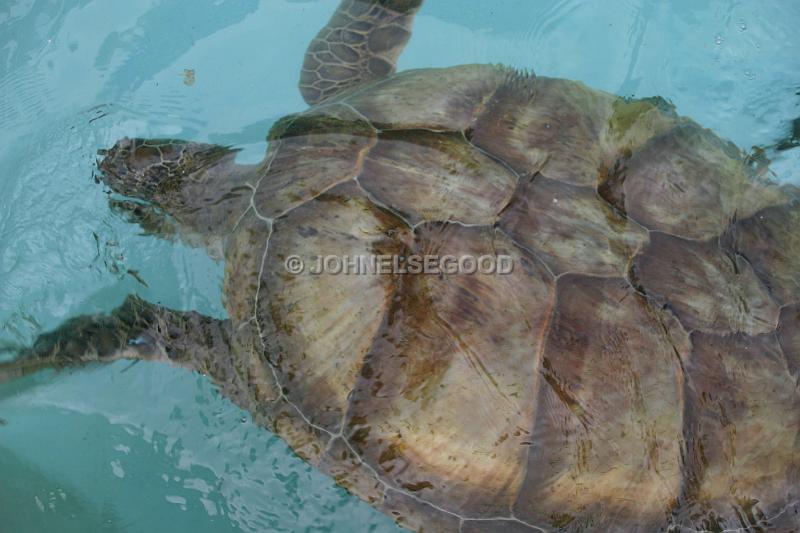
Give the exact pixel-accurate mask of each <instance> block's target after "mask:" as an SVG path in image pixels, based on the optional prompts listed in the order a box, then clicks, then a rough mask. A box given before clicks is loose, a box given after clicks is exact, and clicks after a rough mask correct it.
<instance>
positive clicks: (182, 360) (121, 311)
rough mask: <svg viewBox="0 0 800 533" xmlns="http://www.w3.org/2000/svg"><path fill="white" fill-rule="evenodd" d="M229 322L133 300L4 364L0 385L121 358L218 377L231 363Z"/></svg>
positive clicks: (69, 325)
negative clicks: (161, 363)
mask: <svg viewBox="0 0 800 533" xmlns="http://www.w3.org/2000/svg"><path fill="white" fill-rule="evenodd" d="M230 337H231V333H230V323H229V321H227V320H217V319H214V318H210V317H206V316H203V315H201V314H199V313H195V312H180V311H173V310H170V309H166V308H164V307H161V306H159V305H155V304H151V303H149V302H146V301H144V300H142V299H141V298H138V297H137V296H129V297H128V298H127V299H126V300H125V302H124V303H123V304H122V305H121V306H119V307H118V308H116V309H115V310H114V311H112V312H111V313H110V314H107V315H98V316H80V317H76V318H73V319H70V320H68V321H67V322H65V323H64V324H63V325H61V326H60V327H59V328H58V329H56V330H54V331H51V332H49V333H44V334H42V335H40V336H39V337H38V338H37V339H36V341H35V342H34V344H33V346H32V347H31V348H28V349H26V350H24V351H23V352H22V353H20V354H19V356H18V357H17V358H16V359H15V360H14V361H11V362H9V363H3V364H0V383H2V382H6V381H10V380H12V379H15V378H18V377H22V376H25V375H28V374H32V373H34V372H37V371H39V370H43V369H45V368H64V367H70V366H79V365H84V364H89V363H96V362H111V361H115V360H117V359H132V360H139V359H144V360H154V361H168V362H172V363H174V364H177V365H179V366H183V367H186V368H190V369H192V370H197V371H200V372H204V373H210V374H213V375H215V377H217V376H216V375H217V374H219V372H217V370H218V367H219V365H225V364H230V363H229V361H230V360H231V359H230V357H228V353H229V347H230Z"/></svg>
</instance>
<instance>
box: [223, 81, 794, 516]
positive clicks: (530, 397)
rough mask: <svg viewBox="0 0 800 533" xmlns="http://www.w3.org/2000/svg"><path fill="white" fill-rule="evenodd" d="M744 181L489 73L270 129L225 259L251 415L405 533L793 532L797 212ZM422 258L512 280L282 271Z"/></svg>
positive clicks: (722, 161)
mask: <svg viewBox="0 0 800 533" xmlns="http://www.w3.org/2000/svg"><path fill="white" fill-rule="evenodd" d="M752 174H753V173H752V172H751V171H750V169H749V168H748V166H747V164H746V159H745V158H744V156H743V154H742V153H741V152H740V151H739V150H738V149H736V148H735V147H734V146H733V145H731V144H730V143H727V142H725V141H722V140H721V139H719V138H718V137H717V136H715V135H714V134H713V133H712V132H710V131H709V130H706V129H703V128H701V127H700V126H698V125H697V124H696V123H694V122H693V121H691V120H689V119H686V118H682V117H679V116H677V115H676V114H675V112H674V110H673V109H672V108H671V106H669V105H668V104H666V102H664V101H663V100H660V99H645V100H627V99H622V98H618V97H615V96H612V95H609V94H606V93H603V92H599V91H594V90H591V89H589V88H587V87H585V86H584V85H582V84H581V83H577V82H572V81H566V80H558V79H548V78H543V77H533V76H527V75H520V74H517V73H514V72H512V71H509V70H506V69H503V68H498V67H493V66H464V67H456V68H450V69H429V70H419V71H409V72H405V73H402V74H399V75H396V76H393V77H391V78H389V79H388V80H384V81H381V82H377V83H373V84H371V85H367V86H365V87H363V88H361V89H359V90H357V91H354V92H350V93H348V94H345V95H343V96H342V97H340V98H337V99H335V100H334V101H331V102H329V103H326V104H325V105H323V106H319V107H316V108H312V109H311V110H309V111H307V112H305V113H301V114H298V115H293V116H290V117H287V118H285V119H283V120H281V121H280V122H279V123H278V124H276V126H275V127H274V128H273V130H272V132H271V134H270V149H269V153H268V157H267V159H266V162H265V163H264V166H263V168H262V171H261V173H260V178H259V181H258V182H257V183H255V184H254V186H253V187H254V191H255V192H254V195H253V201H252V206H251V209H250V210H249V211H248V213H247V214H246V215H245V216H244V217H243V218H242V220H241V222H240V224H239V225H238V226H237V232H236V235H235V236H234V239H233V240H232V244H231V246H230V249H229V252H228V257H229V261H228V266H227V279H226V295H227V298H228V307H229V310H230V313H231V316H232V317H233V318H234V319H236V320H238V321H239V322H240V323H241V324H242V325H243V326H244V325H251V326H253V330H254V331H255V332H256V334H255V337H256V338H257V341H255V342H256V344H257V346H258V351H259V355H258V356H255V363H254V362H253V361H251V363H253V364H251V365H250V366H251V367H254V366H260V368H261V369H260V370H258V371H254V372H253V376H252V378H251V381H252V382H253V384H252V387H251V388H252V389H253V391H252V395H253V398H254V403H255V404H256V405H257V407H256V408H255V411H257V413H256V414H257V416H258V417H260V419H261V420H263V421H264V422H265V423H267V424H268V425H269V426H270V427H271V428H272V429H273V430H274V431H276V432H277V433H278V434H280V435H281V436H283V437H284V438H285V439H286V440H287V441H288V442H289V444H290V445H291V446H292V447H293V448H294V449H295V450H296V451H297V452H298V453H299V454H300V455H301V456H303V457H304V458H306V459H307V460H309V461H310V462H311V463H313V464H315V465H317V466H318V467H320V468H321V469H322V470H324V471H326V472H328V473H329V474H331V475H332V476H333V477H334V478H335V479H336V480H337V481H338V482H339V483H340V484H342V485H343V486H344V487H346V488H348V489H349V490H351V491H352V492H354V493H355V494H357V495H358V496H360V497H362V498H363V499H365V500H367V501H368V502H370V503H372V504H373V505H375V506H376V507H378V508H380V509H382V510H383V511H385V512H387V513H389V514H391V515H393V516H394V517H395V518H396V519H397V520H398V521H399V522H400V523H401V524H403V525H405V526H406V527H409V528H411V529H417V530H423V529H425V530H434V531H459V530H460V531H470V532H474V531H514V532H517V531H538V530H553V529H555V530H560V531H588V530H597V531H626V532H629V531H648V532H649V531H659V530H663V531H665V530H667V529H668V528H670V527H677V528H681V527H685V528H691V529H695V530H722V529H728V528H739V527H742V528H756V530H759V529H758V528H761V530H763V529H769V528H780V527H784V528H786V529H785V530H789V529H792V528H797V527H799V526H800V519H798V514H797V513H798V510H797V509H796V508H795V507H796V506H797V501H798V498H800V488H799V487H800V392H799V390H800V389H798V387H797V380H798V371H800V304H799V303H798V302H800V281H798V279H800V278H798V276H797V273H798V272H800V207H798V204H797V202H796V198H797V195H796V193H794V192H793V191H791V190H787V189H785V188H780V187H777V186H775V185H772V184H770V183H766V182H763V181H760V180H759V179H758V178H757V177H756V176H753V175H752ZM432 254H435V255H437V256H444V255H452V256H464V255H471V256H480V255H484V254H489V255H492V256H494V255H506V256H509V257H511V258H512V259H513V265H514V269H513V271H512V272H511V273H509V274H506V275H499V274H497V273H481V272H477V273H463V272H461V273H439V274H437V275H431V274H423V273H416V274H412V273H402V272H399V271H397V269H395V270H394V271H392V272H376V271H372V272H368V273H361V274H356V275H353V274H350V275H348V274H342V273H338V274H337V273H335V272H323V273H319V274H314V273H311V272H309V271H308V269H307V270H306V271H304V272H303V273H301V274H293V273H290V272H288V271H287V269H286V266H285V263H286V261H287V259H288V258H290V257H291V256H297V257H299V258H300V259H302V260H303V261H304V262H305V265H306V266H307V267H308V266H310V265H313V264H315V263H316V261H317V259H316V258H317V257H320V256H337V257H340V258H341V257H358V256H376V255H387V256H396V257H408V256H410V255H432ZM259 357H260V361H258V359H259ZM793 505H794V506H795V507H792V506H793ZM539 528H541V529H539Z"/></svg>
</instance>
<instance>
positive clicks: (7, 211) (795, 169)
mask: <svg viewBox="0 0 800 533" xmlns="http://www.w3.org/2000/svg"><path fill="white" fill-rule="evenodd" d="M336 3H337V1H336V0H311V1H302V0H266V1H261V2H257V1H255V0H235V1H234V0H217V1H213V2H212V1H211V0H208V1H202V2H198V1H196V0H184V1H180V0H162V1H158V0H139V1H137V2H129V1H123V0H96V1H89V0H82V1H78V0H73V1H67V0H62V1H58V0H50V1H41V0H27V1H23V0H20V1H15V0H10V1H9V0H6V1H5V2H4V3H3V6H0V191H2V194H1V195H0V358H2V357H8V356H9V355H10V354H11V353H13V351H14V349H15V348H16V347H18V346H23V345H26V344H29V343H30V342H31V340H32V339H33V338H34V337H35V336H36V335H37V334H38V333H39V332H41V331H46V330H48V329H51V328H53V327H55V326H57V325H58V324H59V323H61V322H62V321H63V320H65V319H66V318H68V317H72V316H75V315H78V314H83V313H93V312H99V311H105V310H110V309H112V308H114V307H115V306H117V305H119V304H120V303H121V302H122V301H123V299H124V298H125V296H126V295H127V294H129V293H131V292H136V293H138V294H139V295H140V296H142V297H143V298H145V299H148V300H151V301H157V302H161V303H163V304H165V305H167V306H170V307H173V308H177V309H197V310H199V311H202V312H204V313H206V314H210V315H214V316H224V314H225V311H224V309H223V307H222V305H221V303H220V283H221V279H222V266H221V265H220V264H218V263H215V262H214V261H212V260H211V259H209V258H208V257H206V255H205V252H203V251H201V250H193V249H190V248H187V247H186V246H183V245H181V244H180V243H169V242H164V241H160V240H157V239H153V238H148V237H144V236H141V235H139V229H138V228H137V227H136V226H133V225H130V224H128V223H127V222H126V221H125V220H124V219H122V218H120V217H119V216H117V215H115V214H113V213H112V212H111V211H110V210H109V208H108V206H107V199H106V194H105V193H104V191H103V189H102V187H100V186H99V185H97V184H95V182H94V180H93V171H94V161H95V153H96V151H97V149H98V148H101V147H108V146H110V145H111V144H113V142H114V141H115V140H116V139H118V138H120V137H123V136H142V137H163V136H170V137H181V138H187V139H193V140H201V141H207V142H213V143H219V144H233V145H236V146H238V147H241V148H243V149H244V150H243V152H242V153H241V155H240V159H241V160H243V161H249V162H255V161H257V160H259V159H260V158H261V157H262V155H263V152H264V149H265V143H264V136H265V133H266V131H267V130H268V128H269V126H270V125H271V124H272V123H273V121H275V120H276V119H278V118H280V117H281V116H283V115H285V114H287V113H289V112H293V111H297V110H299V109H302V108H303V107H304V104H303V102H302V100H301V98H300V96H299V94H298V92H297V90H296V80H297V74H298V70H299V66H300V63H301V61H302V55H303V52H304V50H305V47H306V45H307V43H308V42H309V40H310V39H311V37H312V36H313V35H314V34H315V33H316V31H317V30H318V29H319V27H321V26H322V25H323V24H324V22H325V21H326V20H327V18H328V17H329V16H330V14H331V13H332V12H333V10H334V9H335V6H336ZM798 27H800V4H796V3H792V2H770V3H761V2H733V1H709V2H696V1H676V2H669V3H667V2H660V1H646V0H640V1H634V0H630V1H618V2H613V3H609V2H603V3H599V2H597V3H593V4H592V5H584V3H582V2H579V1H576V0H565V1H551V2H544V1H542V2H538V1H537V2H533V1H531V0H503V1H502V2H491V3H488V2H485V1H481V0H429V2H428V3H427V5H426V6H425V7H424V8H423V10H422V12H421V14H420V16H419V19H418V22H417V25H416V28H415V35H414V38H413V39H412V41H411V44H410V45H409V47H408V49H407V50H406V53H405V54H404V55H403V57H402V59H401V62H400V66H401V68H412V67H428V66H446V65H453V64H460V63H473V62H498V63H507V64H511V65H514V66H517V67H519V68H526V69H532V70H535V71H536V72H538V73H541V74H546V75H550V76H560V77H566V78H572V79H579V80H582V81H585V82H586V83H588V84H589V85H591V86H593V87H597V88H602V89H605V90H608V91H611V92H615V93H618V94H622V95H633V96H650V95H661V96H663V97H665V98H668V99H670V100H671V101H672V102H674V103H675V104H676V106H677V107H678V110H679V112H681V113H682V114H685V115H689V116H692V117H693V118H695V119H696V120H698V121H699V122H700V123H702V124H703V125H705V126H707V127H710V128H712V129H714V130H715V131H717V132H718V133H720V134H721V135H722V136H723V137H727V138H729V139H731V140H733V141H734V142H736V143H737V144H738V145H739V146H742V147H745V148H749V147H751V146H754V145H770V144H772V143H774V142H776V141H778V140H779V139H781V138H784V137H786V135H787V134H788V133H789V131H790V123H791V121H792V119H794V118H796V117H797V116H800V106H798V104H800V95H798V93H800V62H798V60H797V54H796V51H797V50H798V49H800V34H798V32H797V28H798ZM188 69H191V70H193V71H194V73H195V81H194V83H193V84H186V83H185V81H186V77H185V73H184V71H185V70H188ZM799 153H800V150H797V149H795V150H788V151H784V152H781V153H780V154H777V156H776V158H775V161H774V164H773V171H774V172H775V175H776V178H777V179H780V180H783V181H792V182H795V183H800V155H799ZM140 280H141V281H144V282H145V283H146V286H145V285H143V284H142V283H141V282H140ZM0 479H2V481H0V531H9V532H28V531H31V532H39V531H81V532H84V531H127V532H138V531H143V532H144V531H163V530H169V531H176V532H182V531H198V532H199V531H229V530H230V531H337V532H338V531H341V532H351V531H394V530H396V527H395V526H394V525H393V524H392V523H391V521H390V520H389V519H388V518H386V517H384V516H383V515H381V514H379V513H378V512H376V511H373V510H372V509H371V508H370V507H369V506H367V505H366V504H363V503H361V502H360V501H358V500H356V499H354V498H352V497H350V496H348V495H347V494H346V493H345V492H344V491H342V490H340V489H338V488H337V487H336V486H335V485H334V484H333V482H332V481H331V480H329V479H328V478H326V477H325V476H323V475H321V474H319V473H317V472H316V471H315V470H313V469H312V468H310V467H308V466H307V465H305V464H304V463H303V462H302V461H300V460H299V459H297V458H296V457H295V456H294V455H293V454H292V453H291V452H290V451H289V450H288V449H287V447H286V446H285V445H284V444H283V443H282V441H280V440H279V439H277V438H276V437H275V436H273V435H271V434H270V433H268V432H267V431H264V430H262V429H260V428H258V427H256V426H254V425H253V424H252V423H251V422H250V420H249V417H248V415H247V414H246V413H243V412H242V411H240V410H239V409H237V408H236V407H234V406H233V405H231V404H230V403H229V402H228V401H226V400H225V399H224V398H221V397H220V396H219V394H218V393H217V392H216V390H215V389H214V387H213V386H212V385H211V383H210V382H209V381H207V380H206V379H204V378H202V377H199V376H196V375H191V374H188V373H185V372H181V371H179V370H176V369H172V368H169V367H166V366H162V365H157V364H144V363H143V364H137V365H134V366H131V365H130V364H127V363H116V364H113V365H110V366H107V367H102V368H92V369H87V370H81V371H76V372H63V373H53V372H45V373H42V374H39V375H37V376H33V377H30V378H27V379H25V380H22V381H20V382H17V383H13V384H6V385H3V386H0Z"/></svg>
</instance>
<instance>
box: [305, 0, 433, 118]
mask: <svg viewBox="0 0 800 533" xmlns="http://www.w3.org/2000/svg"><path fill="white" fill-rule="evenodd" d="M421 5H422V0H342V3H341V4H340V5H339V9H337V10H336V13H334V15H333V17H332V18H331V20H330V21H329V22H328V25H327V26H325V27H324V28H322V30H321V31H320V32H319V33H318V34H317V36H316V37H315V38H314V40H313V41H311V44H310V45H309V47H308V50H307V51H306V57H305V61H304V62H303V71H302V73H301V75H300V92H301V93H302V95H303V98H304V99H305V101H306V102H308V103H309V104H310V105H313V104H317V103H319V102H322V101H323V100H327V99H329V98H331V97H332V96H335V95H336V94H339V93H340V92H342V91H345V90H347V89H350V88H352V87H355V86H357V85H361V84H363V83H367V82H369V81H373V80H377V79H381V78H385V77H386V76H388V75H390V74H392V73H394V71H395V68H396V67H397V59H398V57H400V54H401V53H402V51H403V48H405V46H406V43H407V42H408V39H409V38H410V37H411V26H412V23H413V21H414V15H415V14H416V12H417V11H418V10H419V8H420V6H421Z"/></svg>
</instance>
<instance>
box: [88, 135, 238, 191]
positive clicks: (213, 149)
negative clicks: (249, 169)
mask: <svg viewBox="0 0 800 533" xmlns="http://www.w3.org/2000/svg"><path fill="white" fill-rule="evenodd" d="M235 154H236V150H233V149H231V148H228V147H225V146H218V145H214V144H204V143H195V142H186V141H180V140H175V139H128V138H125V139H122V140H120V141H118V142H117V143H116V144H115V145H114V146H113V147H112V148H110V149H108V150H100V151H98V155H101V156H103V159H102V160H100V161H99V162H98V167H99V169H100V171H101V172H102V180H103V182H104V183H105V184H106V185H108V186H109V187H110V188H111V189H112V190H113V191H114V192H116V193H119V194H123V195H125V196H130V197H134V198H139V199H142V200H148V201H153V202H155V203H161V202H162V201H166V202H168V203H172V202H174V201H175V199H176V198H177V197H178V196H179V193H180V191H181V190H182V189H184V188H185V187H186V185H187V184H188V183H194V184H201V183H204V182H207V181H210V180H213V179H214V178H215V177H216V176H218V175H219V171H220V170H221V169H223V168H224V167H227V166H229V165H233V164H234V162H233V160H234V157H235Z"/></svg>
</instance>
